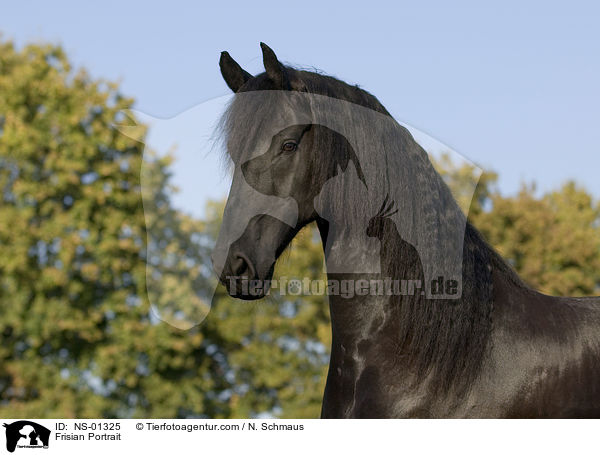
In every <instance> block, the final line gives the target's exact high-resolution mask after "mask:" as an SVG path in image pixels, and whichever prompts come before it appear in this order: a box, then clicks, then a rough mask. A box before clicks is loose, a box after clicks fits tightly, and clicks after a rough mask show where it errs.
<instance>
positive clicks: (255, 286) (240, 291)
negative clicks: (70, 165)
mask: <svg viewBox="0 0 600 455" xmlns="http://www.w3.org/2000/svg"><path fill="white" fill-rule="evenodd" d="M271 278H272V274H270V275H269V276H267V277H265V278H264V279H261V278H256V279H253V280H247V279H245V278H244V279H237V280H234V281H235V282H234V283H232V282H228V283H226V284H225V288H226V289H227V293H228V294H229V295H230V296H231V297H233V298H235V299H240V300H259V299H262V298H264V297H265V296H267V295H268V294H269V291H270V290H271Z"/></svg>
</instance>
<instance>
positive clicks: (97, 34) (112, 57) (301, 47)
mask: <svg viewBox="0 0 600 455" xmlns="http://www.w3.org/2000/svg"><path fill="white" fill-rule="evenodd" d="M205 3H206V4H197V5H191V6H190V5H188V4H186V2H181V1H169V2H163V3H160V4H159V3H154V2H138V3H135V2H116V1H103V2H101V3H99V4H96V5H92V4H91V3H86V2H78V3H75V2H66V1H54V2H41V1H36V2H31V1H20V2H11V3H10V4H7V5H4V6H3V7H2V15H1V16H0V31H1V32H2V33H3V37H4V39H14V40H15V41H16V42H17V43H18V44H19V45H21V44H23V43H26V42H29V41H39V40H43V41H51V42H55V43H61V44H62V45H63V46H64V48H65V49H66V50H67V52H68V54H69V56H70V58H71V59H72V61H73V62H74V63H75V65H76V66H85V67H87V68H88V69H89V70H90V71H91V73H92V74H93V75H94V76H98V77H105V78H109V79H113V80H120V81H121V87H122V91H123V92H124V93H125V94H127V95H131V96H134V97H135V98H136V99H137V104H136V108H137V109H138V110H140V111H142V112H145V113H147V114H149V115H151V116H154V117H160V118H169V117H173V116H176V115H177V114H180V113H181V112H182V111H185V110H186V109H189V108H192V107H194V106H196V105H198V104H199V103H203V102H205V101H207V100H212V99H215V98H218V97H221V96H223V95H226V94H228V88H227V87H226V85H225V83H224V82H223V80H222V79H221V75H220V73H219V69H218V59H219V54H220V52H221V51H222V50H228V51H229V52H230V53H231V55H232V56H233V57H234V58H235V59H236V60H237V61H238V62H239V63H240V64H242V66H244V68H245V69H246V70H248V71H249V72H251V73H258V72H260V71H261V53H260V47H259V42H260V41H264V42H266V43H267V44H269V45H270V46H271V47H272V48H273V49H274V50H275V52H276V53H277V54H278V56H279V58H280V60H282V61H285V62H290V63H293V64H297V65H301V66H314V67H316V68H319V69H321V70H323V71H325V72H326V73H328V74H331V75H334V76H337V77H339V78H341V79H343V80H346V81H348V82H351V83H357V84H359V85H360V86H361V87H363V88H365V89H367V90H369V91H370V92H371V93H373V94H374V95H376V96H377V97H378V98H379V100H380V101H382V103H383V104H384V105H385V106H386V107H387V108H388V110H390V111H391V112H392V114H393V115H394V116H395V118H396V119H397V120H399V121H401V122H404V123H406V124H409V125H412V126H413V127H415V128H417V129H418V130H420V131H422V132H424V133H426V134H428V135H430V136H431V137H433V138H435V139H437V140H439V141H441V142H442V143H444V144H447V145H448V146H449V147H451V148H452V149H453V150H455V151H457V152H459V153H460V154H462V155H463V156H465V157H467V158H469V159H470V160H472V161H474V162H476V163H478V164H479V165H480V166H481V167H483V168H485V169H493V170H495V171H497V172H498V173H499V174H500V181H499V187H500V189H501V190H502V192H503V193H505V194H511V193H514V192H516V191H517V190H518V188H519V186H520V184H521V182H523V181H525V182H530V181H533V180H535V181H536V182H537V184H538V187H539V188H540V190H548V189H551V188H556V187H557V186H559V185H560V184H561V183H562V182H564V181H565V180H567V179H575V180H577V181H578V182H580V183H581V184H583V185H584V186H585V187H586V188H587V189H588V190H589V191H591V192H592V193H593V194H595V195H596V196H597V197H600V178H598V174H599V172H598V171H599V170H600V125H599V121H600V84H599V83H598V81H600V27H598V23H599V20H600V6H599V5H600V4H598V3H594V2H577V1H571V2H561V3H554V2H536V1H531V2H513V1H503V2H497V3H496V4H495V5H492V4H491V3H490V2H460V1H459V2H427V1H419V2H416V1H415V2H387V3H385V2H377V1H369V2H350V1H346V2H329V3H328V2H324V1H319V2H316V1H312V0H311V1H298V2H280V1H277V2H262V3H259V2H243V3H237V4H236V3H234V2H205ZM288 5H289V6H288ZM163 140H164V138H163ZM174 142H176V140H175V141H174ZM205 156H206V155H205ZM216 163H217V160H216V157H214V156H211V155H210V154H209V155H208V158H207V161H205V162H204V166H201V167H202V169H199V170H198V174H197V175H194V174H193V173H190V172H189V170H188V176H187V177H186V176H184V175H183V174H180V175H177V172H176V180H177V178H179V179H189V178H195V182H196V184H197V185H200V186H201V188H200V189H199V193H198V195H197V196H196V199H195V200H197V201H198V202H199V203H200V201H201V200H202V199H203V198H204V197H206V196H213V197H214V196H217V195H219V194H220V193H222V192H224V191H225V187H226V186H227V182H226V178H224V176H223V173H222V172H220V171H219V169H217V164H216ZM190 176H191V177H190Z"/></svg>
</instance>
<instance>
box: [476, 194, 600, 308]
mask: <svg viewBox="0 0 600 455" xmlns="http://www.w3.org/2000/svg"><path fill="white" fill-rule="evenodd" d="M534 193H535V188H534V187H531V186H530V187H527V186H524V187H523V188H522V189H521V191H520V192H519V194H518V195H517V196H515V197H503V196H501V195H500V194H498V193H495V194H493V195H492V196H491V203H492V206H493V209H492V210H489V211H487V212H481V213H479V214H477V216H475V218H474V222H475V224H476V225H477V227H479V229H480V230H481V232H482V233H483V234H484V236H485V237H486V238H487V239H488V240H489V241H490V242H491V243H492V244H493V245H494V246H495V247H496V248H497V249H498V251H499V252H500V253H501V254H502V255H503V256H504V257H505V258H506V259H508V261H509V262H510V264H511V265H512V266H513V267H514V268H515V269H516V270H517V271H518V272H519V274H520V275H521V277H522V278H523V279H524V280H525V281H526V282H528V283H529V284H531V285H532V286H533V287H534V288H536V289H539V290H541V291H542V292H545V293H547V294H550V295H559V296H567V295H574V296H589V295H595V294H598V293H600V289H599V288H600V204H598V202H595V201H594V200H593V198H592V196H591V195H589V194H588V193H587V192H586V191H585V190H584V189H583V188H580V187H578V186H577V185H576V184H575V183H574V182H569V183H566V184H565V185H563V186H562V187H561V188H560V189H559V190H558V191H552V192H550V193H548V194H545V195H543V196H542V197H541V198H536V197H535V196H534Z"/></svg>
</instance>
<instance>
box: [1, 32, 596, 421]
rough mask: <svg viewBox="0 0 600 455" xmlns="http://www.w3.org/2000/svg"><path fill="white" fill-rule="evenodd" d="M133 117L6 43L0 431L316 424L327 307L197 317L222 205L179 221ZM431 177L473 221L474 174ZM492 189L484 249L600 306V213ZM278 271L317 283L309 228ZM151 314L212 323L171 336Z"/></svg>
mask: <svg viewBox="0 0 600 455" xmlns="http://www.w3.org/2000/svg"><path fill="white" fill-rule="evenodd" d="M132 104H133V100H131V99H129V98H125V97H123V96H121V95H120V94H119V92H118V87H117V86H116V85H115V84H113V83H110V82H107V81H103V80H94V79H92V78H91V77H90V76H89V75H88V74H87V73H86V72H85V71H78V72H74V71H73V70H72V68H71V67H70V65H69V63H68V60H67V58H66V56H65V55H64V53H63V51H62V50H61V49H60V48H59V47H54V46H45V45H31V46H27V47H25V48H23V49H21V50H16V49H15V48H14V47H13V45H12V44H11V43H2V42H0V191H1V193H0V340H1V342H0V416H1V417H10V418H21V417H37V418H41V417H46V418H52V417H87V418H93V417H129V416H131V417H163V418H169V417H187V416H209V417H249V416H256V415H274V416H281V417H317V416H318V415H319V412H320V405H321V397H322V393H323V387H324V381H325V376H326V370H327V365H328V358H329V346H330V343H331V329H330V324H329V311H328V306H327V301H326V297H324V296H302V297H294V296H290V295H281V294H280V293H279V292H277V291H274V292H272V294H271V296H270V297H268V298H267V299H265V300H262V301H255V302H250V303H249V302H242V301H239V300H233V299H231V298H229V297H228V296H227V295H226V292H225V291H224V289H223V287H221V286H220V287H218V288H217V291H216V295H215V296H214V299H212V307H211V308H210V311H209V312H208V309H209V307H208V303H209V301H210V299H211V297H212V284H211V277H210V274H209V272H208V270H209V268H210V259H209V252H210V250H211V246H212V245H213V244H214V242H215V239H216V236H217V233H218V230H219V226H220V220H221V215H222V211H223V202H222V201H221V202H212V203H209V204H208V206H207V210H206V216H205V219H203V220H197V219H194V218H192V217H190V216H189V215H187V214H184V213H181V212H179V211H178V210H176V209H175V208H173V206H172V204H171V202H170V201H171V195H172V194H173V191H174V188H172V187H171V185H170V183H169V182H170V174H169V165H170V163H171V159H172V158H171V157H170V156H166V157H163V158H159V157H157V156H154V157H153V158H152V159H149V160H142V153H143V144H142V142H143V139H144V136H145V128H144V127H143V126H142V127H141V128H139V131H138V133H139V135H138V139H139V141H135V140H133V139H130V138H128V137H127V136H125V135H123V134H120V133H119V132H118V131H117V130H116V129H115V128H114V127H113V125H114V124H115V123H119V122H123V121H125V120H126V119H124V118H122V116H121V115H120V114H119V113H120V112H121V111H122V110H127V109H130V108H131V107H132ZM133 120H134V124H138V122H137V121H135V119H133ZM437 164H438V168H439V169H440V171H441V172H442V174H443V175H444V177H445V178H446V180H447V181H448V184H449V185H450V187H451V189H452V190H453V192H454V194H455V195H457V198H458V199H459V203H461V206H466V207H468V206H469V200H468V198H470V188H471V186H470V185H471V182H472V181H473V172H474V168H472V167H460V168H457V167H455V166H453V165H452V163H451V162H450V161H449V160H448V159H445V158H443V159H442V160H441V162H439V163H437ZM141 171H142V172H141ZM495 178H496V177H495V175H494V174H484V176H483V178H482V179H481V180H480V185H479V186H478V187H477V190H476V193H475V198H474V200H473V203H472V204H471V212H470V216H471V220H472V221H473V222H474V223H475V224H476V225H477V226H478V227H479V228H480V229H481V230H482V232H483V233H484V234H485V235H486V237H487V238H488V239H489V240H490V241H491V242H492V243H493V244H494V245H495V246H497V247H498V248H499V249H500V251H501V252H502V253H503V254H505V255H506V257H508V258H509V260H511V262H512V263H513V264H514V266H515V267H516V268H517V270H518V271H519V272H520V273H521V274H523V276H524V277H525V279H526V280H528V281H530V282H531V283H532V284H535V285H538V286H540V287H541V288H542V289H543V290H546V291H547V292H550V293H557V294H581V295H583V294H590V293H593V292H598V289H597V286H598V283H599V282H600V279H599V275H598V274H599V271H600V244H599V241H600V236H599V235H598V234H599V229H600V228H599V225H600V223H599V221H598V220H599V218H600V207H599V206H598V203H597V202H594V201H593V199H592V198H591V197H590V196H589V195H588V194H586V193H585V191H583V190H582V189H580V188H577V187H576V186H575V185H573V184H569V185H566V186H565V187H563V188H562V189H561V190H560V191H556V192H553V193H550V194H547V195H544V196H543V197H542V198H536V197H534V195H533V192H532V191H531V190H530V189H527V188H525V189H524V190H523V192H521V194H519V195H518V196H517V197H514V198H505V197H502V196H501V195H500V194H498V193H497V192H495V191H493V190H492V189H491V184H492V183H493V182H494V181H495ZM141 179H144V181H143V183H144V184H143V185H142V180H141ZM142 187H143V189H142ZM144 209H146V210H145V211H144ZM283 256H284V257H283V258H282V259H281V260H280V261H279V262H278V264H277V267H276V272H275V278H277V277H286V278H288V279H291V278H298V279H304V278H310V279H313V280H315V279H323V278H324V272H323V253H322V247H321V244H320V239H319V238H318V237H317V235H316V230H315V227H314V226H309V227H307V228H306V229H305V230H304V231H303V232H302V233H301V234H300V235H299V236H298V238H296V239H295V240H294V241H293V243H292V246H291V247H290V248H289V250H288V251H287V252H285V253H284V255H283ZM148 277H150V278H151V279H147V278H148ZM151 303H152V304H153V305H155V309H156V310H158V311H159V313H160V315H161V317H163V318H165V319H167V320H170V321H171V322H177V319H178V318H181V317H182V316H181V315H182V314H183V316H184V317H185V318H188V319H190V320H200V319H202V318H203V317H205V316H206V318H205V319H204V321H203V322H202V323H201V324H200V325H197V326H195V327H193V328H191V329H190V330H180V329H177V328H175V327H173V326H172V325H169V324H167V323H164V322H162V321H160V320H159V319H158V318H157V317H156V314H155V313H154V312H153V311H151ZM207 312H208V313H207Z"/></svg>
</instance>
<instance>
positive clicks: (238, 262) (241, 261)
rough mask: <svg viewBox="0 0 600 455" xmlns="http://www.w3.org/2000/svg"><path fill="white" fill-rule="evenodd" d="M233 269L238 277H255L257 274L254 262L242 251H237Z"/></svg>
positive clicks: (232, 263) (232, 264) (232, 265)
mask: <svg viewBox="0 0 600 455" xmlns="http://www.w3.org/2000/svg"><path fill="white" fill-rule="evenodd" d="M231 271H232V272H233V274H234V275H235V276H238V277H242V276H244V277H247V278H254V277H255V276H256V274H255V271H254V266H253V265H252V262H250V260H249V259H248V258H247V257H246V256H244V255H243V254H242V253H235V254H234V255H233V260H232V262H231Z"/></svg>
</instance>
